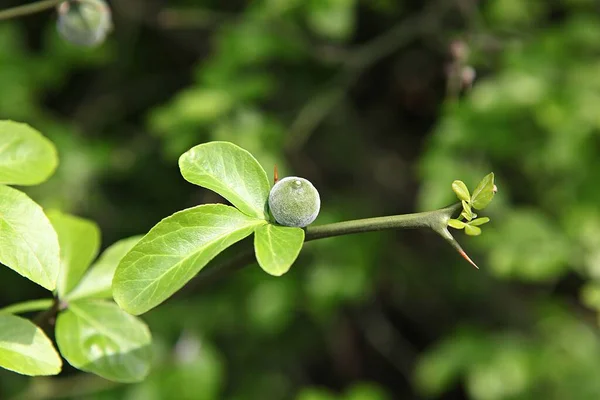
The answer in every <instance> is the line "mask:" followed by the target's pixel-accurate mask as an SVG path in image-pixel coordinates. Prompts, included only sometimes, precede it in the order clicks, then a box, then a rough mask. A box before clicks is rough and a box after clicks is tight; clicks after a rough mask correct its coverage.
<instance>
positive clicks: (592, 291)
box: [580, 282, 600, 311]
mask: <svg viewBox="0 0 600 400" xmlns="http://www.w3.org/2000/svg"><path fill="white" fill-rule="evenodd" d="M580 296H581V301H582V302H583V304H585V305H586V306H587V307H590V308H593V309H595V310H598V311H600V284H598V283H595V282H593V283H588V284H586V285H585V286H584V287H583V288H582V289H581V294H580Z"/></svg>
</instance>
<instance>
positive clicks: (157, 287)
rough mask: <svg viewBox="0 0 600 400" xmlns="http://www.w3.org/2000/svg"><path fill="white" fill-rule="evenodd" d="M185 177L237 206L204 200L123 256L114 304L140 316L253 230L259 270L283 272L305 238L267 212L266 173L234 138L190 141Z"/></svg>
mask: <svg viewBox="0 0 600 400" xmlns="http://www.w3.org/2000/svg"><path fill="white" fill-rule="evenodd" d="M179 168H180V170H181V174H182V175H183V177H184V178H185V179H186V180H187V181H189V182H191V183H193V184H196V185H198V186H202V187H205V188H208V189H211V190H214V191H215V192H217V193H218V194H220V195H221V196H223V197H224V198H225V199H226V200H228V201H229V202H230V203H231V204H233V205H234V206H235V207H231V206H227V205H223V204H205V205H200V206H196V207H192V208H189V209H186V210H182V211H179V212H177V213H175V214H173V215H171V216H170V217H167V218H165V219H163V220H162V221H161V222H159V223H158V224H157V225H156V226H154V228H152V229H151V230H150V232H148V234H147V235H145V236H144V237H143V238H142V239H141V240H140V241H139V243H137V244H136V245H135V246H134V247H133V248H132V249H131V251H130V252H129V253H128V254H127V255H126V256H125V257H124V258H123V260H122V261H121V263H120V264H119V267H118V268H117V271H116V273H115V277H114V286H113V289H114V296H115V300H116V301H117V303H118V304H119V305H120V306H121V307H122V308H123V309H124V310H126V311H128V312H130V313H132V314H136V315H138V314H142V313H144V312H146V311H148V310H150V309H152V308H154V307H156V306H157V305H159V304H160V303H162V302H163V301H165V300H166V299H167V298H169V297H170V296H171V295H173V294H174V293H175V292H176V291H178V290H179V289H181V288H182V287H183V286H184V285H185V284H186V283H187V282H188V281H189V280H191V279H192V278H194V277H195V276H196V275H197V274H198V272H199V271H200V270H201V269H202V268H204V267H205V266H206V265H207V264H208V263H209V261H211V260H212V259H213V258H214V257H215V256H217V255H218V254H219V253H220V252H222V251H224V250H225V249H227V248H228V247H229V246H231V245H233V244H234V243H236V242H238V241H240V240H242V239H244V238H246V237H248V236H249V235H251V234H253V233H254V249H255V254H256V258H257V260H258V264H259V265H260V266H261V268H262V269H263V270H264V271H265V272H267V273H269V274H271V275H275V276H280V275H283V274H284V273H286V272H287V271H288V270H289V269H290V267H291V265H292V264H293V262H294V261H295V260H296V258H297V257H298V254H299V253H300V250H301V249H302V244H303V243H304V230H303V229H301V228H295V227H286V226H280V225H277V224H275V223H273V222H272V221H271V219H270V217H269V211H268V209H267V208H268V207H267V204H268V201H267V200H268V197H269V191H270V188H271V185H270V183H269V179H268V178H267V173H266V172H265V170H264V169H263V168H262V167H261V166H260V164H259V163H258V161H256V159H255V158H254V157H253V156H252V155H251V154H250V153H249V152H247V151H246V150H243V149H241V148H240V147H238V146H236V145H234V144H232V143H229V142H210V143H205V144H201V145H198V146H195V147H193V148H192V149H190V150H189V151H187V152H186V153H184V154H183V155H182V156H181V158H180V159H179Z"/></svg>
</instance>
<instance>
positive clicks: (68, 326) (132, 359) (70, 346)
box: [56, 300, 152, 382]
mask: <svg viewBox="0 0 600 400" xmlns="http://www.w3.org/2000/svg"><path fill="white" fill-rule="evenodd" d="M151 340H152V338H151V336H150V331H149V330H148V327H147V326H146V324H144V322H142V321H141V320H140V319H139V318H136V317H134V316H132V315H129V314H127V313H126V312H125V311H123V310H121V309H120V308H119V307H118V306H117V305H116V304H114V303H112V302H108V301H104V300H81V301H74V302H71V303H70V304H69V307H68V309H67V310H65V311H62V312H60V314H59V315H58V319H57V321H56V342H57V344H58V348H59V349H60V352H61V354H62V355H63V357H64V358H65V359H66V360H67V361H68V362H69V364H71V365H72V366H74V367H75V368H78V369H80V370H82V371H87V372H92V373H94V374H96V375H99V376H101V377H103V378H106V379H110V380H112V381H117V382H139V381H141V380H142V379H144V378H145V377H146V376H147V375H148V372H149V371H150V362H151V356H152V354H151V351H150V343H151Z"/></svg>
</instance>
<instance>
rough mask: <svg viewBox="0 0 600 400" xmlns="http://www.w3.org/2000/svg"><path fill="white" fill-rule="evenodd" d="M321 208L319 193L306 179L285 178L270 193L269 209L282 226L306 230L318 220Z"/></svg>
mask: <svg viewBox="0 0 600 400" xmlns="http://www.w3.org/2000/svg"><path fill="white" fill-rule="evenodd" d="M320 208H321V198H320V197H319V192H318V191H317V189H315V187H314V186H313V184H312V183H310V182H309V181H308V180H306V179H304V178H299V177H297V176H288V177H287V178H283V179H282V180H280V181H279V182H277V183H276V184H275V186H273V188H272V189H271V192H270V193H269V209H270V211H271V214H272V215H273V218H275V221H277V222H278V223H279V224H280V225H284V226H295V227H298V228H304V227H305V226H308V225H310V224H311V223H312V222H313V221H314V220H315V219H316V218H317V215H319V210H320Z"/></svg>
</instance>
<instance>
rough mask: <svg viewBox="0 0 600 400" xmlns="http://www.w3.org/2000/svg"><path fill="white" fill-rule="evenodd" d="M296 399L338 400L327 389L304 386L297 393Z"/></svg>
mask: <svg viewBox="0 0 600 400" xmlns="http://www.w3.org/2000/svg"><path fill="white" fill-rule="evenodd" d="M296 400H339V398H338V397H337V396H336V395H334V394H333V393H331V392H330V391H329V390H327V389H321V388H306V389H303V390H302V391H301V392H300V393H298V396H297V397H296Z"/></svg>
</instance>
